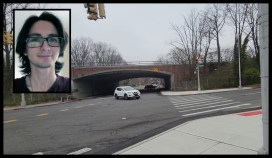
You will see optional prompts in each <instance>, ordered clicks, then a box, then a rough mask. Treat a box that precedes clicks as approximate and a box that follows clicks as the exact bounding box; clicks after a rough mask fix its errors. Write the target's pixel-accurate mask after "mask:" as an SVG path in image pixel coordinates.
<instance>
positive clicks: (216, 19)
mask: <svg viewBox="0 0 272 158" xmlns="http://www.w3.org/2000/svg"><path fill="white" fill-rule="evenodd" d="M223 7H224V6H223V5H222V4H213V5H212V7H210V8H208V11H207V24H208V25H209V27H210V28H211V29H212V31H214V33H215V38H216V46H217V56H218V60H217V62H218V65H220V62H221V51H220V40H219V34H220V31H221V30H222V28H223V26H224V24H225V19H226V10H225V9H224V8H223Z"/></svg>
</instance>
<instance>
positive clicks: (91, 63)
mask: <svg viewBox="0 0 272 158" xmlns="http://www.w3.org/2000/svg"><path fill="white" fill-rule="evenodd" d="M128 65H129V66H131V65H170V63H163V62H160V61H128V62H123V63H101V62H100V63H97V62H88V63H83V64H78V63H77V64H75V63H73V62H72V63H71V66H72V67H101V66H128Z"/></svg>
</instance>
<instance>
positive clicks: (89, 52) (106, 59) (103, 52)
mask: <svg viewBox="0 0 272 158" xmlns="http://www.w3.org/2000/svg"><path fill="white" fill-rule="evenodd" d="M71 61H72V64H73V66H74V67H79V66H111V65H116V64H123V63H125V61H124V60H123V58H122V56H121V55H120V53H118V51H117V49H116V48H114V47H112V46H110V45H108V44H106V43H103V42H98V43H94V42H93V41H92V39H91V38H80V39H74V40H73V42H72V45H71Z"/></svg>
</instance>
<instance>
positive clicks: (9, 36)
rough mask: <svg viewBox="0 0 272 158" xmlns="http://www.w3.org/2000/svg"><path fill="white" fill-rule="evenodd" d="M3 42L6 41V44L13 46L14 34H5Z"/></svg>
mask: <svg viewBox="0 0 272 158" xmlns="http://www.w3.org/2000/svg"><path fill="white" fill-rule="evenodd" d="M3 41H4V44H12V42H13V37H12V34H11V33H9V32H4V35H3Z"/></svg>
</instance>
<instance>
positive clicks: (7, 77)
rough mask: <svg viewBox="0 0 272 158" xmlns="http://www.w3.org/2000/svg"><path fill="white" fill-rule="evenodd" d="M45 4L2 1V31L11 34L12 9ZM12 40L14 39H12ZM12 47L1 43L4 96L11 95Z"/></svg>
mask: <svg viewBox="0 0 272 158" xmlns="http://www.w3.org/2000/svg"><path fill="white" fill-rule="evenodd" d="M44 7H45V5H41V4H39V3H35V4H31V3H3V32H9V33H10V34H12V35H13V32H14V31H13V19H14V18H13V9H30V8H35V9H37V8H44ZM13 42H14V41H13ZM13 50H14V48H13V45H12V44H3V70H4V83H5V84H4V92H5V93H4V98H5V97H8V96H11V93H12V88H11V87H12V78H13V74H12V73H13V69H12V68H13V62H11V61H12V58H13V56H12V52H13Z"/></svg>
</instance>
